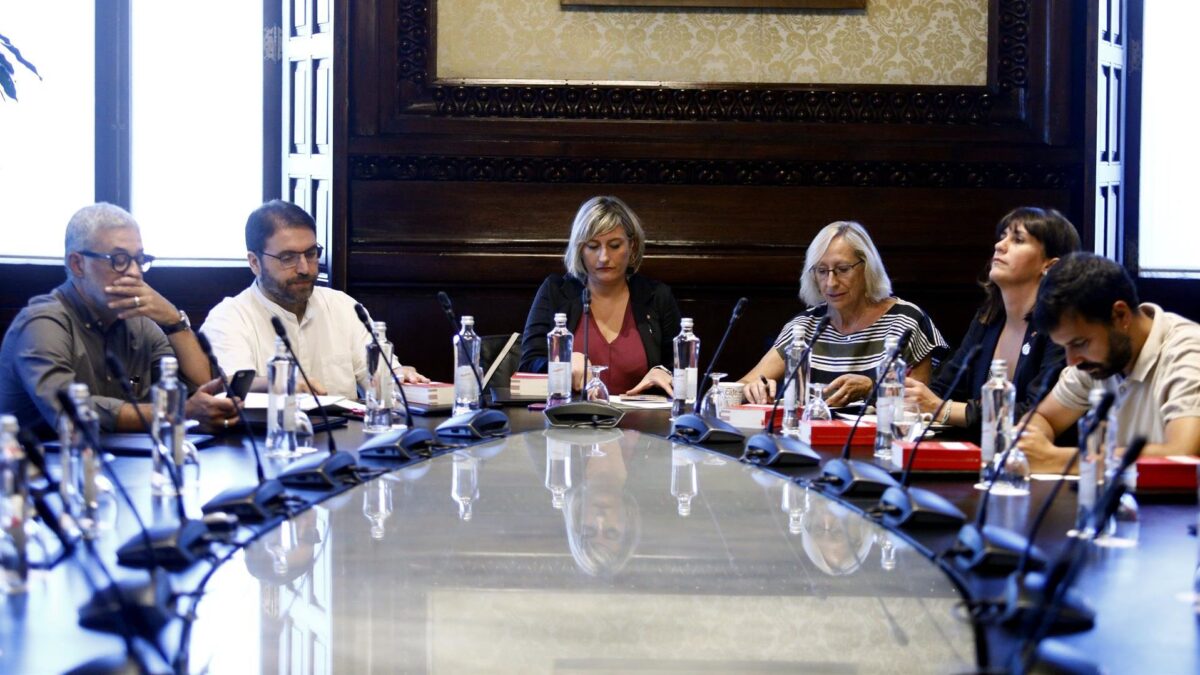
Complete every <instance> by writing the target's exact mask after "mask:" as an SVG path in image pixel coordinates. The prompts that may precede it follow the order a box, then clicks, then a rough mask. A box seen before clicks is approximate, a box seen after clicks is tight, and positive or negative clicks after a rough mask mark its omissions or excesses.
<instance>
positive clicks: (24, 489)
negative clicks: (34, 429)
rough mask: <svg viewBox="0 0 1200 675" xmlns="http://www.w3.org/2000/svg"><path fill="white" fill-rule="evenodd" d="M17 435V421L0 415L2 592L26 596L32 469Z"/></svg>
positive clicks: (0, 590)
mask: <svg viewBox="0 0 1200 675" xmlns="http://www.w3.org/2000/svg"><path fill="white" fill-rule="evenodd" d="M17 432H18V428H17V418H16V417H14V416H12V415H0V520H2V522H3V531H2V532H0V593H3V594H6V595H16V594H20V593H24V592H25V591H26V589H27V588H28V583H29V556H28V552H27V550H26V544H27V542H26V539H25V522H26V520H28V518H29V473H28V471H29V467H28V461H27V459H26V457H25V450H24V448H22V447H21V444H20V443H19V442H18V441H17Z"/></svg>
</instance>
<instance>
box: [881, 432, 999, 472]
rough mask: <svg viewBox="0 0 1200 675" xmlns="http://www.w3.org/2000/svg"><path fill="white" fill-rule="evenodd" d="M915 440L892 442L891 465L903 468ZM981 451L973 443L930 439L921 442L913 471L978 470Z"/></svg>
mask: <svg viewBox="0 0 1200 675" xmlns="http://www.w3.org/2000/svg"><path fill="white" fill-rule="evenodd" d="M914 446H916V443H915V442H904V443H901V442H893V443H892V465H893V466H895V467H896V468H897V469H903V468H904V466H905V465H906V464H908V458H909V457H911V456H912V449H913V447H914ZM982 461H983V454H982V451H981V450H980V449H979V446H978V445H975V444H974V443H965V442H960V441H930V440H927V441H925V442H923V443H921V448H920V449H919V450H917V461H916V462H915V463H914V464H913V467H912V470H913V471H979V465H980V463H981V462H982Z"/></svg>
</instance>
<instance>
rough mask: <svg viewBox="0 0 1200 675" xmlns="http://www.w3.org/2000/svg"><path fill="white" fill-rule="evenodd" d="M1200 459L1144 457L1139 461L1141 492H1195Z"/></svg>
mask: <svg viewBox="0 0 1200 675" xmlns="http://www.w3.org/2000/svg"><path fill="white" fill-rule="evenodd" d="M1197 465H1200V458H1197V457H1192V456H1190V455H1175V456H1170V457H1142V458H1141V459H1139V460H1138V461H1137V472H1138V477H1137V489H1139V490H1193V491H1194V490H1195V489H1196V467H1197Z"/></svg>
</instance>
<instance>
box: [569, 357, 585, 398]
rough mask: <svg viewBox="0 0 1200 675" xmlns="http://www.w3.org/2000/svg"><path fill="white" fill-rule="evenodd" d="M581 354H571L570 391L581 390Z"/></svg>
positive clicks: (582, 373) (582, 374)
mask: <svg viewBox="0 0 1200 675" xmlns="http://www.w3.org/2000/svg"><path fill="white" fill-rule="evenodd" d="M584 374H585V373H584V372H583V353H582V352H571V391H582V390H583V376H584Z"/></svg>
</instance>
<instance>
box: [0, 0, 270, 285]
mask: <svg viewBox="0 0 1200 675" xmlns="http://www.w3.org/2000/svg"><path fill="white" fill-rule="evenodd" d="M268 1H270V0H268ZM271 4H278V3H274V2H272V3H271ZM263 9H264V6H263V5H262V4H259V3H254V2H246V1H245V0H213V1H212V2H206V3H174V2H172V3H163V2H159V1H157V0H128V2H127V3H125V2H114V3H94V4H93V3H72V4H71V9H70V11H64V9H63V7H62V6H61V5H60V4H58V3H33V2H29V3H4V4H3V5H2V6H0V29H2V31H0V32H4V33H5V34H6V35H8V36H9V37H10V38H11V39H12V40H13V41H14V43H15V44H16V45H17V46H18V47H20V48H21V49H22V51H23V53H24V54H25V55H26V56H27V57H28V58H29V60H30V61H32V62H33V63H34V64H35V65H37V66H38V69H39V71H40V72H41V74H42V77H43V78H44V79H43V81H40V82H39V81H38V79H37V78H36V77H34V76H33V75H32V74H30V73H23V72H21V71H20V70H18V73H17V77H18V78H19V79H18V80H17V84H18V90H17V93H18V96H19V97H20V101H19V102H12V101H9V102H5V103H3V104H0V143H2V144H3V145H0V147H3V148H4V160H3V162H0V222H2V223H4V225H5V227H4V228H3V229H4V233H5V238H4V240H3V242H0V257H4V258H24V259H29V258H35V259H42V260H46V261H48V262H50V261H53V262H54V263H56V264H58V263H60V261H61V260H62V252H63V251H62V232H63V230H64V228H65V226H66V223H67V220H68V219H69V218H70V215H71V214H72V213H73V212H74V211H75V210H76V209H78V208H79V207H81V206H84V205H86V204H89V203H91V202H93V201H112V202H114V203H118V204H121V205H122V206H125V207H126V208H129V210H130V212H132V213H133V215H134V217H135V218H136V219H137V220H138V223H139V224H140V226H141V229H142V239H143V241H144V242H145V245H146V249H147V251H149V252H151V253H153V254H154V255H156V256H159V257H160V259H162V260H163V264H165V265H172V264H174V265H197V264H230V263H233V264H237V265H244V264H245V245H244V243H243V241H244V240H243V228H244V226H245V222H246V216H247V215H248V214H249V212H250V211H251V210H252V209H253V208H254V207H255V206H257V205H258V204H260V203H261V202H262V201H263V200H264V198H270V197H274V196H277V195H278V192H279V185H278V183H279V182H280V181H279V179H278V178H276V179H275V180H274V181H266V182H267V183H268V185H267V186H266V187H264V178H263V176H264V171H263V165H264V124H263V120H264V115H263V102H264V88H265V87H264V68H263V37H262V36H263V16H264V11H263ZM276 10H277V8H276ZM97 23H100V25H102V26H104V30H102V31H99V33H100V40H101V42H100V43H97V42H96V35H97V32H98V31H97V29H96V25H97ZM114 25H115V26H118V30H111V27H112V26H114ZM122 29H123V30H124V31H127V32H122ZM125 35H127V36H128V50H125V49H123V47H124V45H123V44H119V43H117V42H116V41H120V40H123V39H124V37H123V36H125ZM126 55H127V56H126ZM97 63H102V64H109V63H112V64H116V65H115V70H118V71H120V72H119V73H117V74H116V75H112V76H111V77H113V80H114V82H116V83H118V84H117V86H112V85H110V83H108V82H107V81H105V82H103V83H101V85H100V86H99V87H97V84H96V80H95V68H96V66H95V64H97ZM104 72H105V71H104V70H103V69H102V73H104ZM103 76H104V77H106V78H107V77H110V75H107V74H104V75H103ZM124 83H128V86H125V85H124ZM97 89H99V91H97ZM267 95H273V96H278V95H279V93H278V90H277V89H276V90H275V91H274V92H273V93H268V94H267ZM97 97H99V99H98V98H97ZM124 129H128V131H127V132H125V131H122V130H124ZM276 129H278V127H276ZM110 130H117V131H115V132H112V133H110ZM98 133H99V134H100V135H101V137H100V138H97V134H98ZM267 133H270V131H269V130H268V131H267ZM275 133H278V131H277V130H276V132H275ZM124 157H128V163H127V164H125V163H124V161H125V160H124ZM114 167H116V169H114ZM50 233H53V236H48V235H49V234H50Z"/></svg>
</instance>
